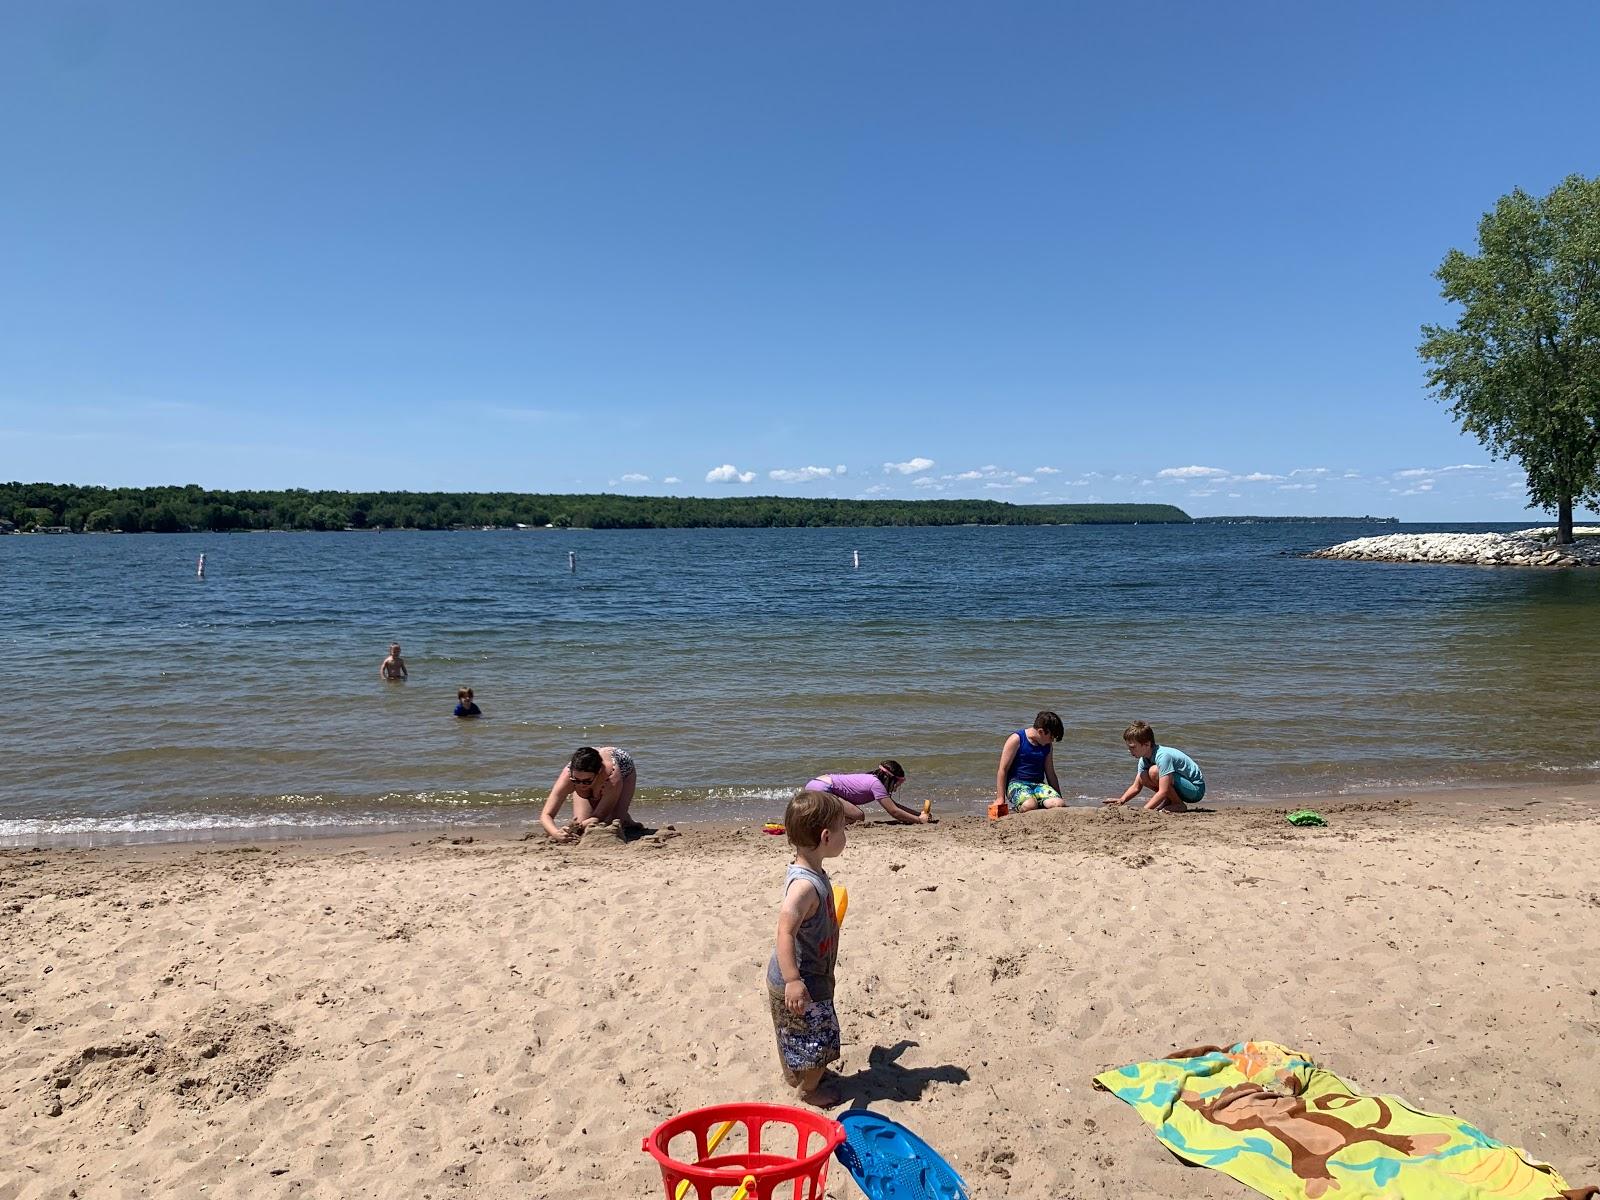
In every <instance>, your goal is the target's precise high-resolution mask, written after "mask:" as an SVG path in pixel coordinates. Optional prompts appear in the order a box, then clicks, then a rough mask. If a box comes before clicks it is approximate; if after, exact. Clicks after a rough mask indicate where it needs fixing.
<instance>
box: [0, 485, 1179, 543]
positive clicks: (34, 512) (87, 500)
mask: <svg viewBox="0 0 1600 1200" xmlns="http://www.w3.org/2000/svg"><path fill="white" fill-rule="evenodd" d="M0 513H11V514H13V519H14V520H15V521H16V522H17V524H18V526H19V527H22V528H27V527H30V526H33V525H70V526H71V527H72V528H73V529H75V530H83V529H89V530H103V529H120V530H122V531H123V532H125V533H136V532H155V533H174V532H179V531H184V530H211V531H214V532H219V533H220V532H225V531H228V530H234V529H345V528H357V529H363V528H365V529H374V528H383V529H457V528H463V527H472V526H482V525H495V526H508V525H530V526H536V527H539V528H543V527H544V526H546V525H550V524H554V525H556V526H557V527H559V528H566V527H567V526H569V525H570V526H574V527H578V528H586V529H713V528H780V527H784V528H792V527H804V526H864V525H1085V524H1087V525H1114V524H1126V523H1129V522H1133V521H1143V522H1147V523H1151V524H1158V523H1173V522H1186V521H1188V520H1189V515H1188V514H1187V513H1185V512H1184V511H1183V510H1182V509H1180V508H1174V507H1173V506H1172V505H1170V504H1004V503H1001V502H999V501H996V500H814V499H803V498H799V497H790V496H739V497H732V498H729V499H725V500H705V499H698V498H695V497H683V496H611V495H576V496H554V495H531V494H523V493H517V492H308V491H305V490H303V489H298V488H297V489H294V490H291V491H285V492H219V491H208V490H206V489H203V488H200V487H197V486H195V485H194V484H190V485H189V486H188V487H155V488H102V487H77V486H74V485H72V484H59V483H3V484H0Z"/></svg>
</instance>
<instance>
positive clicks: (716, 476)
mask: <svg viewBox="0 0 1600 1200" xmlns="http://www.w3.org/2000/svg"><path fill="white" fill-rule="evenodd" d="M755 479H756V473H755V472H754V471H741V470H739V468H738V467H736V466H734V465H733V464H732V463H723V464H722V465H721V466H720V467H712V468H711V470H709V471H707V472H706V482H707V483H754V482H755Z"/></svg>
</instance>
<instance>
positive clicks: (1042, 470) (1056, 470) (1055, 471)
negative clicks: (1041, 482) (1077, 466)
mask: <svg viewBox="0 0 1600 1200" xmlns="http://www.w3.org/2000/svg"><path fill="white" fill-rule="evenodd" d="M1033 473H1034V474H1035V475H1059V474H1061V468H1060V467H1035V468H1034V469H1033Z"/></svg>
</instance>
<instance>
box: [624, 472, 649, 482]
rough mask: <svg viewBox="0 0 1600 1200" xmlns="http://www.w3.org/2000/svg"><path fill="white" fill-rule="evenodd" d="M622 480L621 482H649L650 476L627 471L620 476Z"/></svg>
mask: <svg viewBox="0 0 1600 1200" xmlns="http://www.w3.org/2000/svg"><path fill="white" fill-rule="evenodd" d="M622 482H623V483H649V482H650V476H648V475H640V474H639V473H638V472H636V471H634V472H629V473H628V474H627V475H624V476H623V477H622Z"/></svg>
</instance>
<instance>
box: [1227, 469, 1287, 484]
mask: <svg viewBox="0 0 1600 1200" xmlns="http://www.w3.org/2000/svg"><path fill="white" fill-rule="evenodd" d="M1282 479H1283V476H1282V475H1269V474H1267V472H1265V471H1251V472H1250V474H1248V475H1231V476H1229V477H1228V482H1229V483H1278V482H1280V481H1281V480H1282Z"/></svg>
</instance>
